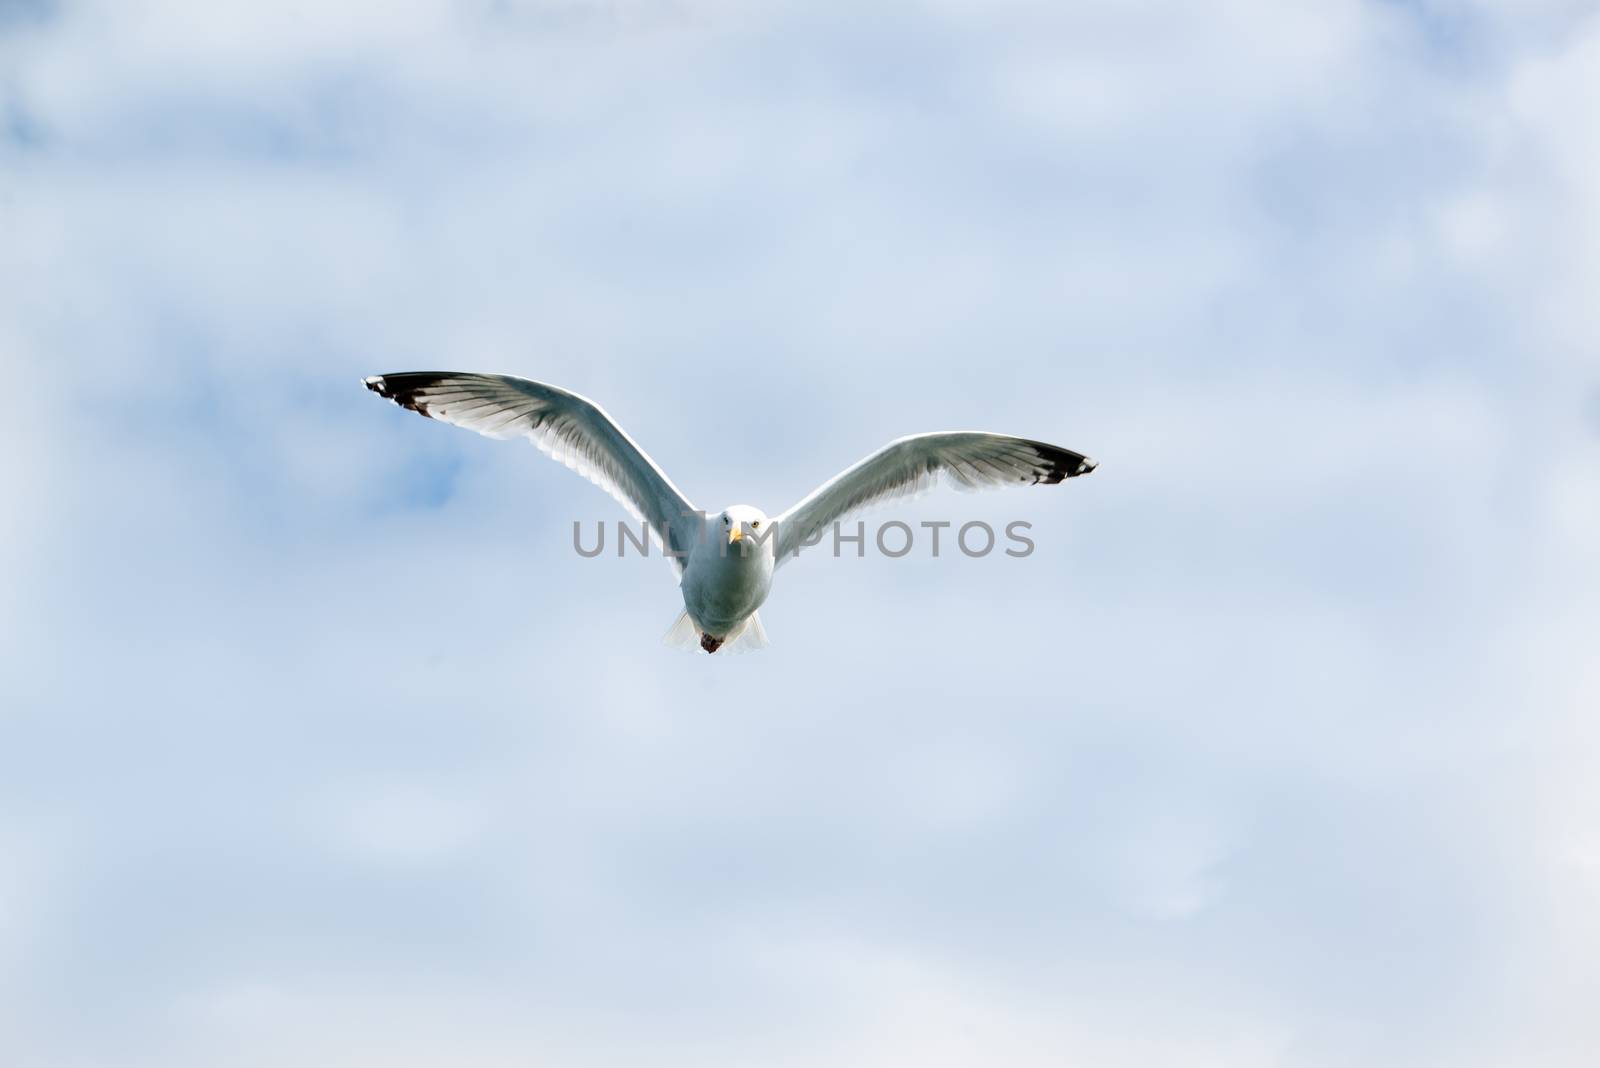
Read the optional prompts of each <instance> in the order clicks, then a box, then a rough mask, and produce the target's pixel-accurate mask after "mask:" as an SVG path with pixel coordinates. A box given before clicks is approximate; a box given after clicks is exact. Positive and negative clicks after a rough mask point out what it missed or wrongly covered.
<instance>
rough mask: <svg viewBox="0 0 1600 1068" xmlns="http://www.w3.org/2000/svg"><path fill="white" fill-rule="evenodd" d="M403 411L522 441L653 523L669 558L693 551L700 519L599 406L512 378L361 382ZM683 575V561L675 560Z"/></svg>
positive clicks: (435, 375)
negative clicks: (404, 409) (408, 410)
mask: <svg viewBox="0 0 1600 1068" xmlns="http://www.w3.org/2000/svg"><path fill="white" fill-rule="evenodd" d="M361 381H362V384H363V385H365V386H366V387H367V388H368V389H370V390H372V392H374V393H376V394H378V396H380V397H387V398H388V399H389V400H392V401H394V402H395V403H396V404H398V405H400V406H401V407H402V408H410V409H411V410H412V411H414V412H416V413H418V414H419V415H425V416H427V417H428V418H429V419H437V420H439V421H440V422H443V423H450V424H452V425H454V426H459V427H465V428H466V429H467V430H476V431H477V432H478V433H480V434H483V435H486V436H487V437H491V438H502V439H503V438H527V439H528V440H529V441H531V442H533V443H534V445H536V446H538V448H539V451H540V452H543V453H545V454H547V455H548V456H549V457H550V458H551V459H553V460H557V461H560V462H561V463H564V464H566V465H567V466H568V467H570V468H572V469H573V470H574V471H576V472H578V474H580V475H582V476H583V477H584V478H587V479H588V480H589V481H590V482H593V483H594V484H595V485H597V486H599V487H600V488H601V489H603V490H605V491H606V492H607V493H609V494H611V496H613V497H615V498H616V499H617V502H618V503H619V504H621V505H622V507H624V508H626V509H627V510H628V514H630V515H632V516H633V517H634V518H635V519H642V520H644V521H645V522H647V523H649V524H650V527H651V529H652V530H654V531H655V532H656V533H657V534H658V535H661V536H663V537H665V538H666V540H667V547H668V548H670V549H671V550H672V551H673V552H674V553H679V554H682V553H687V552H688V551H689V550H690V549H691V548H692V547H693V545H694V540H695V538H696V537H697V532H698V530H699V524H700V520H699V518H698V513H696V512H695V508H694V505H692V504H690V503H689V500H688V498H686V497H685V496H684V495H683V494H682V493H681V492H679V490H678V487H677V486H674V485H673V484H672V480H671V479H669V478H667V476H666V475H665V474H664V473H663V472H662V470H661V468H659V467H657V466H656V464H655V461H653V460H651V459H650V457H648V456H646V455H645V453H644V450H643V449H641V448H639V446H637V445H635V444H634V442H633V439H632V438H630V437H628V435H627V434H625V433H623V430H622V428H621V427H620V426H618V425H617V424H616V422H615V421H614V420H613V419H612V418H611V417H610V416H609V415H607V414H606V413H605V411H604V410H602V409H601V407H600V406H599V405H598V404H596V403H594V402H593V401H591V400H589V399H588V398H587V397H580V396H578V395H577V394H576V393H569V392H568V391H566V390H564V389H561V388H559V387H557V386H551V385H547V384H545V383H543V382H534V381H531V380H530V379H526V378H513V377H511V376H510V375H479V374H463V373H459V372H456V371H410V372H406V373H404V374H393V375H373V376H372V377H371V378H364V379H362V380H361ZM673 566H674V567H675V568H676V569H677V570H678V572H679V573H680V574H681V573H682V571H683V558H682V557H681V556H680V557H678V558H676V559H673Z"/></svg>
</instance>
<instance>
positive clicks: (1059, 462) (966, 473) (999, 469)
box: [363, 371, 1095, 653]
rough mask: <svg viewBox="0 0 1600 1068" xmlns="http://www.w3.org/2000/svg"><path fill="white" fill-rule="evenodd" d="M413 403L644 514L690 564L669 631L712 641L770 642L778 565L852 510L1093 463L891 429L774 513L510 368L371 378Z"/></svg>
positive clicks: (1069, 471)
mask: <svg viewBox="0 0 1600 1068" xmlns="http://www.w3.org/2000/svg"><path fill="white" fill-rule="evenodd" d="M363 384H364V385H365V386H366V387H367V388H368V389H370V390H372V391H373V392H374V393H377V394H379V395H380V396H383V397H387V398H389V399H390V400H392V401H394V402H395V403H396V404H399V405H401V406H402V407H405V408H410V409H411V410H412V411H415V412H418V413H420V414H422V415H425V416H428V417H429V418H430V419H438V420H441V421H443V422H447V423H452V424H454V425H456V426H460V427H465V428H467V429H469V430H476V431H477V432H478V433H480V434H485V435H488V436H489V437H495V438H512V437H526V438H528V439H530V440H531V441H532V442H533V443H534V444H535V445H537V446H538V447H539V448H540V449H541V450H543V451H544V452H547V453H549V454H550V455H551V457H553V458H554V459H557V460H560V461H562V462H563V463H565V464H566V465H567V466H568V467H571V468H573V469H574V470H576V471H578V472H579V473H580V474H582V475H584V477H586V478H588V479H589V480H590V481H592V482H594V483H596V484H597V485H599V486H600V487H602V488H603V489H605V490H606V491H607V492H608V493H610V494H611V495H612V496H613V497H615V498H616V499H617V501H618V502H619V503H621V504H622V506H623V507H624V508H626V509H627V510H628V512H629V513H630V514H631V515H632V516H633V517H634V518H635V519H642V520H644V521H645V522H646V523H647V524H648V525H649V527H650V529H651V530H652V531H654V532H655V533H656V534H657V535H658V536H659V537H660V538H661V541H662V543H663V546H664V547H665V549H666V550H667V554H668V557H669V558H670V559H671V560H672V561H673V566H674V568H676V569H677V571H678V573H679V584H678V585H679V589H680V591H681V592H682V594H683V613H682V614H681V615H680V616H679V617H678V621H677V623H675V624H674V625H673V627H672V629H671V630H670V631H669V632H668V634H667V638H668V640H669V641H671V642H673V643H674V644H681V645H692V644H694V643H695V642H696V641H698V644H699V645H700V647H701V648H702V649H704V650H705V651H706V652H708V653H714V652H716V651H717V650H718V649H719V648H721V647H722V645H723V644H725V643H732V644H733V645H734V646H744V647H749V648H759V647H761V646H764V645H765V644H766V631H765V630H764V629H763V627H762V625H761V617H760V616H759V615H758V614H757V611H758V609H760V607H761V605H762V604H763V602H765V601H766V599H767V594H768V593H770V592H771V590H772V576H773V574H774V572H776V571H777V569H778V568H779V567H782V566H783V565H784V564H785V563H787V562H788V561H789V560H792V559H793V558H794V556H795V555H796V553H797V552H798V551H799V548H800V546H801V544H802V542H803V541H804V540H805V539H807V538H808V537H810V536H812V535H813V534H814V533H815V532H819V531H821V530H823V529H825V528H826V527H827V526H828V525H830V524H832V523H834V522H836V521H838V520H839V519H842V518H843V517H844V516H846V515H849V514H851V513H853V512H857V511H859V510H861V509H863V508H866V507H869V506H870V505H873V504H876V503H879V502H881V501H885V500H889V499H891V498H894V497H900V496H904V495H906V494H909V493H915V492H917V491H920V490H923V489H926V488H928V487H930V486H931V485H933V484H934V483H935V482H937V481H938V480H939V478H940V476H941V475H944V476H948V477H949V478H951V479H952V480H953V481H954V482H955V483H956V485H957V487H958V488H961V489H978V488H982V487H985V486H1002V485H1013V484H1022V485H1034V484H1040V483H1042V484H1045V485H1054V484H1055V483H1058V482H1061V481H1062V480H1064V479H1068V478H1073V477H1076V476H1078V475H1084V474H1088V473H1089V472H1090V471H1093V470H1094V468H1095V464H1094V461H1093V460H1090V459H1089V458H1088V457H1086V456H1084V455H1083V454H1081V453H1076V452H1073V451H1071V450H1070V449H1063V448H1060V447H1059V446H1055V445H1047V444H1045V443H1044V442H1040V441H1031V440H1029V439H1026V438H1015V437H1010V436H1008V435H1004V434H987V433H979V432H975V431H948V432H940V433H934V434H916V435H913V436H911V437H906V438H900V439H898V440H897V441H892V442H890V443H889V444H888V445H886V446H884V447H883V448H882V449H880V450H878V451H877V452H875V453H873V454H872V455H871V456H868V457H867V458H866V459H864V460H862V461H861V462H860V463H858V464H856V465H855V466H853V467H851V468H848V469H847V470H845V471H843V472H841V473H840V474H838V475H837V476H835V477H834V478H832V479H830V480H828V481H827V482H825V483H823V484H822V485H821V486H819V487H817V488H816V489H815V490H813V491H812V492H811V493H810V494H809V495H807V496H806V497H805V499H804V500H802V501H800V502H799V503H798V504H796V505H795V506H794V507H792V508H790V509H788V510H787V511H785V512H783V513H780V514H779V515H777V516H775V517H773V518H771V519H769V518H768V517H767V516H766V515H765V514H764V513H763V512H762V511H761V510H760V509H759V508H753V507H751V506H749V505H734V506H732V507H729V508H726V509H723V510H722V511H721V512H717V513H705V512H701V511H699V510H698V509H696V508H695V507H694V505H692V504H690V503H689V500H688V498H686V497H685V496H684V495H683V493H682V492H681V491H679V489H678V487H676V486H674V485H673V484H672V482H671V480H670V479H668V478H667V476H666V475H665V474H664V473H663V472H662V471H661V469H660V468H659V467H657V466H656V464H655V462H654V461H652V460H651V459H650V457H648V456H647V455H645V453H644V451H643V450H642V449H640V448H639V446H638V445H636V444H634V442H633V439H632V438H630V437H628V435H627V434H625V433H623V431H622V428H621V427H619V426H618V425H617V424H616V423H615V422H614V421H613V420H612V419H611V417H610V416H608V415H607V414H606V413H605V412H604V411H603V410H601V408H600V407H599V406H598V405H596V404H595V403H594V402H593V401H590V400H587V399H585V398H583V397H580V396H578V395H577V394H576V393H569V392H567V391H566V390H564V389H560V388H558V387H556V386H551V385H547V384H545V383H543V382H533V381H530V380H528V379H525V378H512V377H510V376H507V375H483V374H465V373H459V372H454V371H421V372H408V373H405V374H391V375H374V376H373V377H371V378H367V379H363Z"/></svg>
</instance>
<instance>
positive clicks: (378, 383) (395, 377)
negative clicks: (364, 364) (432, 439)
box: [361, 371, 450, 418]
mask: <svg viewBox="0 0 1600 1068" xmlns="http://www.w3.org/2000/svg"><path fill="white" fill-rule="evenodd" d="M449 377H450V376H449V375H448V374H447V373H445V372H443V371H406V372H403V373H400V374H392V375H369V376H368V377H366V378H363V379H362V380H361V384H362V385H364V386H366V387H367V388H368V389H370V390H372V392H374V393H376V394H377V395H378V396H380V397H384V398H386V399H388V400H392V401H394V402H395V403H396V404H398V405H400V407H402V408H409V409H410V410H411V411H413V412H416V413H417V414H418V415H427V416H429V418H432V416H431V414H430V413H429V411H428V407H427V405H426V404H425V403H424V401H423V398H422V397H421V396H420V394H421V392H422V391H423V390H424V389H427V388H428V387H429V386H435V385H438V384H439V383H440V382H442V381H444V380H445V379H446V378H449Z"/></svg>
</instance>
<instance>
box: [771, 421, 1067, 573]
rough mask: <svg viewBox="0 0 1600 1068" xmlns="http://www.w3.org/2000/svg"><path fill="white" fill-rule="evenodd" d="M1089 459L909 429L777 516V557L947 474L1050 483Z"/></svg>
mask: <svg viewBox="0 0 1600 1068" xmlns="http://www.w3.org/2000/svg"><path fill="white" fill-rule="evenodd" d="M1094 469H1095V462H1094V461H1093V460H1091V459H1089V458H1088V457H1087V456H1085V455H1083V454H1082V453H1079V452H1073V451H1072V450H1071V449H1063V448H1061V447H1060V446H1057V445H1047V444H1045V443H1044V442H1042V441H1031V440H1029V439H1027V438H1014V437H1010V436H1009V435H1006V434H985V433H981V432H977V431H941V432H938V433H933V434H914V435H912V436H911V437H906V438H900V439H899V440H897V441H891V442H890V443H889V444H888V445H885V446H884V447H883V448H881V449H879V450H878V451H877V452H875V453H873V454H872V455H871V456H868V457H867V458H866V459H864V460H862V461H861V462H860V463H858V464H856V465H855V466H854V467H850V468H848V469H846V470H844V471H842V472H840V473H839V474H838V475H836V476H835V477H834V478H832V479H830V480H829V481H827V482H825V483H823V484H822V485H821V486H818V487H817V488H816V489H815V490H813V491H812V492H811V493H810V494H809V495H807V496H806V498H805V499H804V500H802V501H801V502H800V503H799V504H796V505H795V506H794V507H793V508H790V509H789V510H788V511H786V512H784V513H783V514H782V515H779V516H777V517H776V519H775V521H776V523H777V527H778V533H777V548H776V552H777V558H778V559H777V563H778V566H780V567H781V566H783V564H784V563H785V562H787V561H788V560H790V559H792V558H793V557H794V555H795V553H796V552H797V551H798V550H799V548H800V545H801V543H802V541H804V540H806V539H808V538H809V537H810V536H812V535H813V534H815V533H817V532H820V531H822V530H823V529H825V528H826V527H827V526H828V525H829V524H832V523H834V522H836V521H838V520H840V519H842V518H844V517H845V516H847V515H850V514H851V513H853V512H857V511H860V510H862V509H864V508H869V507H871V506H873V505H876V504H881V503H883V502H885V501H890V500H894V499H896V498H898V497H906V496H910V495H913V494H917V493H921V492H923V491H924V490H928V489H931V488H933V487H934V486H935V485H937V484H938V483H939V481H940V479H941V477H948V479H949V480H950V481H951V482H953V483H954V485H955V487H956V488H957V489H962V490H976V489H986V488H989V487H998V486H1031V485H1038V484H1043V485H1047V486H1050V485H1055V484H1056V483H1058V482H1061V481H1062V480H1064V479H1068V478H1076V477H1077V476H1079V475H1086V474H1088V473H1089V472H1090V471H1093V470H1094Z"/></svg>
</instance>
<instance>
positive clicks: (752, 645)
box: [661, 610, 772, 654]
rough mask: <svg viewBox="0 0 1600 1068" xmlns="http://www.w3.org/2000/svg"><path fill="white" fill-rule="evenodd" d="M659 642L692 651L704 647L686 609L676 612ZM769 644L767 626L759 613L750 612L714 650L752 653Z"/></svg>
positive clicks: (725, 652) (697, 628)
mask: <svg viewBox="0 0 1600 1068" xmlns="http://www.w3.org/2000/svg"><path fill="white" fill-rule="evenodd" d="M661 644H663V645H666V646H669V647H671V648H673V649H688V650H691V651H693V652H700V651H701V650H702V649H704V648H705V645H704V644H702V643H701V640H700V628H699V627H697V626H695V624H694V620H692V619H690V618H689V613H688V611H687V610H684V611H682V612H679V613H678V618H677V619H675V620H673V623H672V626H670V627H668V628H667V632H666V633H665V634H663V635H662V636H661ZM771 644H772V643H771V642H770V641H768V640H767V628H766V627H763V626H762V625H761V616H760V614H759V613H756V612H752V613H750V617H749V618H748V619H746V620H745V621H744V622H743V623H740V624H739V625H738V626H737V627H735V628H733V629H732V630H731V631H729V632H728V633H727V634H726V635H724V636H723V639H722V641H721V642H718V643H717V650H716V651H717V652H720V653H723V654H727V653H752V652H755V651H756V650H757V649H765V648H766V647H767V646H769V645H771Z"/></svg>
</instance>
